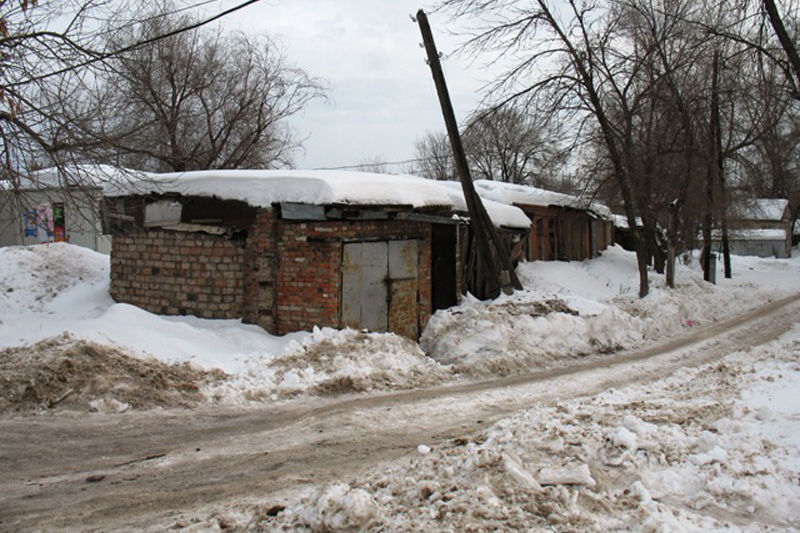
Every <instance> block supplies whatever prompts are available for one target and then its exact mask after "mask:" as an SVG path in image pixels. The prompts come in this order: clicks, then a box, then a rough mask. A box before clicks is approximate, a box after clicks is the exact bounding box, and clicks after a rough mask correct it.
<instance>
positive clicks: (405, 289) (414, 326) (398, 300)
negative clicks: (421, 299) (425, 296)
mask: <svg viewBox="0 0 800 533" xmlns="http://www.w3.org/2000/svg"><path fill="white" fill-rule="evenodd" d="M391 291H392V302H391V305H390V306H389V330H390V331H394V332H395V333H397V334H399V335H403V336H404V337H408V338H409V339H414V340H416V339H417V336H418V324H419V306H418V305H417V279H416V278H411V279H403V280H392V288H391Z"/></svg>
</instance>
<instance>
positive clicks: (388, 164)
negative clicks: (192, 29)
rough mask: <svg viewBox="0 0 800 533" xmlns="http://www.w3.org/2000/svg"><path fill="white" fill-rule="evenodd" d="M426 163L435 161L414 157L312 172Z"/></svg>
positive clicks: (318, 168)
mask: <svg viewBox="0 0 800 533" xmlns="http://www.w3.org/2000/svg"><path fill="white" fill-rule="evenodd" d="M427 161H436V159H435V158H432V157H415V158H412V159H404V160H402V161H375V162H369V161H367V162H364V163H358V164H355V165H341V166H337V167H317V168H315V169H314V170H348V169H353V168H363V167H369V166H374V167H378V166H394V165H407V164H409V163H422V162H427Z"/></svg>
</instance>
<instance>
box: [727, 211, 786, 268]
mask: <svg viewBox="0 0 800 533" xmlns="http://www.w3.org/2000/svg"><path fill="white" fill-rule="evenodd" d="M730 225H731V228H732V229H731V230H730V232H729V235H728V242H729V244H730V248H731V253H733V254H736V255H756V256H759V257H779V258H786V257H791V256H792V231H791V230H792V228H791V213H790V211H789V201H788V200H786V199H783V198H757V199H755V200H751V201H749V202H747V203H743V204H740V205H738V206H736V207H735V208H734V209H733V215H732V216H731V218H730ZM720 240H721V236H720V233H719V231H715V232H714V233H713V241H712V248H713V249H714V251H720V250H721V243H720Z"/></svg>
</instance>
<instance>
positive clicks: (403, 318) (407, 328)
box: [341, 240, 419, 339]
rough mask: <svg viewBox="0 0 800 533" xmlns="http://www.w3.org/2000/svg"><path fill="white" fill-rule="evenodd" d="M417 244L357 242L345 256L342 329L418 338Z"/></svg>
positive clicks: (343, 256)
mask: <svg viewBox="0 0 800 533" xmlns="http://www.w3.org/2000/svg"><path fill="white" fill-rule="evenodd" d="M417 254H418V250H417V241H415V240H407V241H382V242H356V243H349V244H345V245H344V251H343V254H342V300H341V302H342V311H341V313H342V325H344V326H349V327H352V328H356V329H362V328H366V329H369V330H370V331H387V330H388V331H394V332H395V333H399V334H401V335H405V336H406V337H410V338H413V339H416V338H417V333H418V323H419V306H418V302H417V285H418V283H417V277H418V255H417Z"/></svg>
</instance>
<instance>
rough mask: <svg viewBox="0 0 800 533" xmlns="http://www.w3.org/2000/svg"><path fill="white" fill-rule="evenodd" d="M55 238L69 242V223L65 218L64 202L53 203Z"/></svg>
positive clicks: (56, 240)
mask: <svg viewBox="0 0 800 533" xmlns="http://www.w3.org/2000/svg"><path fill="white" fill-rule="evenodd" d="M53 240H54V241H55V242H67V224H66V222H65V220H64V204H53Z"/></svg>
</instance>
